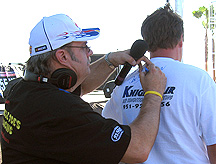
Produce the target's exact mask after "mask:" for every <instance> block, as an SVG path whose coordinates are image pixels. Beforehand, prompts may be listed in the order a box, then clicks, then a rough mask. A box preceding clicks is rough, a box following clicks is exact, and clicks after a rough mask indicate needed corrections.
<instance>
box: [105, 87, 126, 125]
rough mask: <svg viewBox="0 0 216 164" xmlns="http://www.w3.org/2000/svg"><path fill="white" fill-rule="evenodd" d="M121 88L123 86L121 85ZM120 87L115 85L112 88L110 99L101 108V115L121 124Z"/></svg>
mask: <svg viewBox="0 0 216 164" xmlns="http://www.w3.org/2000/svg"><path fill="white" fill-rule="evenodd" d="M122 88H123V87H122ZM120 93H122V92H121V91H120V87H116V88H115V89H114V90H113V93H112V96H111V98H110V100H109V101H108V102H107V103H106V105H105V107H104V109H103V110H102V116H103V117H105V118H112V119H114V120H116V121H117V122H118V123H120V124H123V120H122V113H121V108H122V107H121V101H122V100H121V95H120Z"/></svg>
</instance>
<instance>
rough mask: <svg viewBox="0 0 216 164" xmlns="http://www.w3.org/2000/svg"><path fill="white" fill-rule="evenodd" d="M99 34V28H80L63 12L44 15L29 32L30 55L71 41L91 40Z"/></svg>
mask: <svg viewBox="0 0 216 164" xmlns="http://www.w3.org/2000/svg"><path fill="white" fill-rule="evenodd" d="M99 34H100V29H99V28H89V29H81V28H79V27H78V26H77V24H76V23H75V22H74V21H73V20H72V19H71V18H70V17H69V16H67V15H65V14H57V15H53V16H50V17H44V18H43V19H42V20H41V21H40V22H39V23H38V24H37V25H36V26H35V27H34V28H33V29H32V31H31V33H30V38H29V45H30V55H31V56H34V55H38V54H42V53H45V52H49V51H52V50H55V49H57V48H60V47H61V46H63V45H65V44H68V43H70V42H72V41H87V40H92V39H95V38H97V37H98V36H99Z"/></svg>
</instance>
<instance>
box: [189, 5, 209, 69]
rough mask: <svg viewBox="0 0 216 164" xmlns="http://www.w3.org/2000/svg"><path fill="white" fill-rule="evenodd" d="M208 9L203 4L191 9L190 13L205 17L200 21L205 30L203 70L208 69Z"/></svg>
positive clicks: (197, 16)
mask: <svg viewBox="0 0 216 164" xmlns="http://www.w3.org/2000/svg"><path fill="white" fill-rule="evenodd" d="M208 13H209V11H208V9H207V8H206V7H205V6H203V7H200V8H199V10H197V11H193V12H192V14H193V16H194V17H196V18H198V19H199V18H201V17H202V16H204V17H205V19H204V21H202V25H203V27H204V28H205V30H206V33H205V70H206V71H208V28H209V14H208Z"/></svg>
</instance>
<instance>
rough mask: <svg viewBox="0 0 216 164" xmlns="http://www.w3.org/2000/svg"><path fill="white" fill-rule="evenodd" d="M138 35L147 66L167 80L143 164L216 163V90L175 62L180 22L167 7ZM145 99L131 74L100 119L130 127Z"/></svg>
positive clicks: (203, 74) (199, 73)
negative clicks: (149, 63) (146, 50)
mask: <svg viewBox="0 0 216 164" xmlns="http://www.w3.org/2000/svg"><path fill="white" fill-rule="evenodd" d="M141 33H142V36H143V38H144V40H145V41H146V42H147V43H148V45H149V51H150V57H151V61H152V62H153V63H154V64H155V65H156V66H158V67H159V68H160V69H161V70H162V71H163V72H164V73H165V75H166V77H167V86H166V89H165V92H164V96H163V101H162V102H161V113H160V119H161V120H160V126H159V131H158V135H157V138H156V141H155V143H154V146H153V149H152V150H151V152H150V155H149V158H148V160H147V161H146V163H147V164H160V163H161V164H164V163H166V164H173V163H175V164H182V163H187V164H188V163H193V164H195V163H196V164H204V163H210V161H211V163H214V162H216V104H215V100H216V85H215V83H214V81H213V80H212V79H211V78H210V77H209V75H208V74H207V73H206V72H205V71H203V70H201V69H198V68H196V67H193V66H190V65H186V64H183V63H181V62H180V61H181V59H182V47H183V40H184V28H183V20H182V19H181V18H180V17H179V16H178V15H177V14H176V13H174V12H173V11H172V10H171V9H170V7H169V4H168V5H166V6H165V7H164V8H160V9H158V10H156V11H155V12H153V13H152V14H151V15H150V16H148V17H147V18H146V19H145V20H144V22H143V24H142V27H141ZM184 55H190V54H186V53H185V54H184ZM144 95H145V93H144V91H143V90H142V88H141V85H140V83H139V80H138V74H137V73H136V72H134V73H133V74H131V75H130V76H128V78H127V79H126V81H125V82H124V83H123V85H122V86H120V87H117V88H116V89H115V91H114V93H113V95H112V98H111V100H110V101H109V102H108V103H107V106H106V107H105V109H104V110H103V113H102V114H103V116H105V117H111V118H114V119H116V120H117V121H119V122H120V123H123V124H128V123H130V122H133V120H134V119H135V118H136V116H137V115H138V113H139V108H140V105H141V103H140V102H142V98H143V97H144ZM108 108H111V109H112V110H110V109H109V110H108ZM208 158H210V160H209V159H208Z"/></svg>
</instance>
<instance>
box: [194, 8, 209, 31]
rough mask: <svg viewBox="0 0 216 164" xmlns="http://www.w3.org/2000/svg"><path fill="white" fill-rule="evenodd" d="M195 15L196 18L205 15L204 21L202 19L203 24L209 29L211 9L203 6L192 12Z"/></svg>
mask: <svg viewBox="0 0 216 164" xmlns="http://www.w3.org/2000/svg"><path fill="white" fill-rule="evenodd" d="M192 14H193V16H194V17H196V18H198V19H199V18H201V17H203V16H204V21H202V25H203V27H204V28H205V29H208V23H209V11H208V8H206V7H205V6H202V7H200V8H199V10H197V11H193V12H192Z"/></svg>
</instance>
